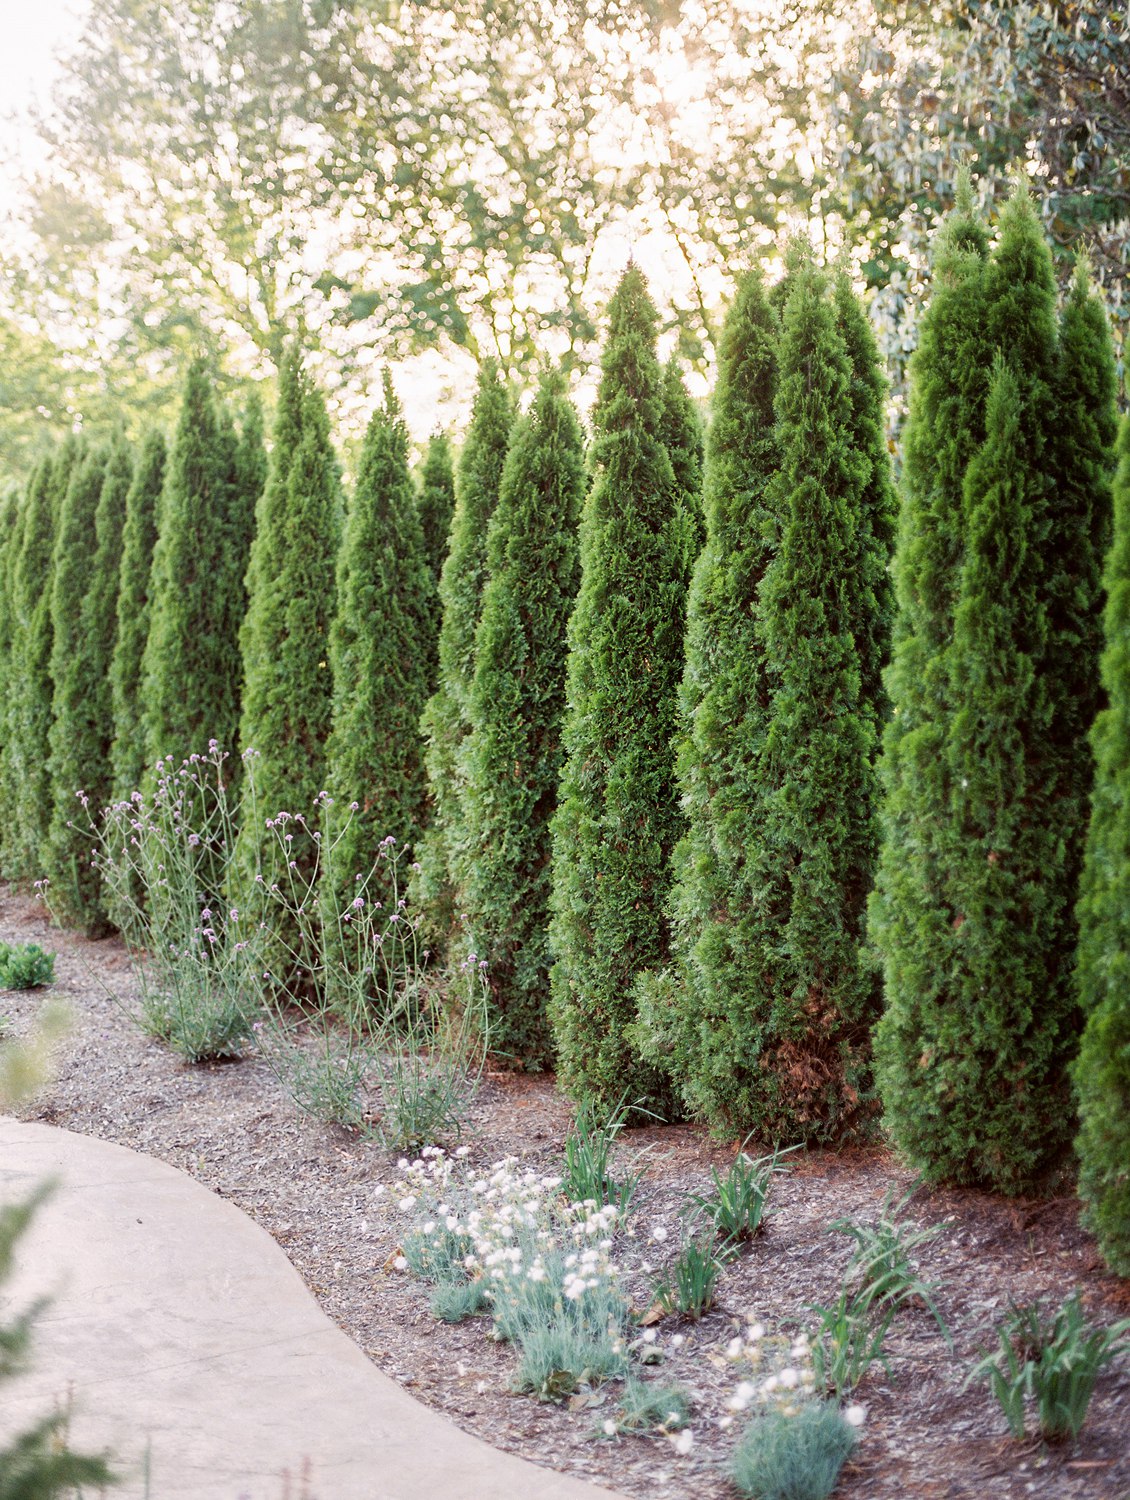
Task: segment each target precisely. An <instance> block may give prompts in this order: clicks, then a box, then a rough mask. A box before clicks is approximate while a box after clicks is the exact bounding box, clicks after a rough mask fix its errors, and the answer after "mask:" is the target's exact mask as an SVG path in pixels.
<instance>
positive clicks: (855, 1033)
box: [749, 261, 886, 1139]
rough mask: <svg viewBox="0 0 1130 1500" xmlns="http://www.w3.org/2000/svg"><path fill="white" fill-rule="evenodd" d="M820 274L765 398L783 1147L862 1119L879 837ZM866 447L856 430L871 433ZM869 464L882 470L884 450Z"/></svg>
mask: <svg viewBox="0 0 1130 1500" xmlns="http://www.w3.org/2000/svg"><path fill="white" fill-rule="evenodd" d="M837 311H838V310H837V308H836V306H835V305H834V302H833V298H832V293H831V289H830V287H829V285H828V282H827V279H826V278H825V276H824V275H823V274H822V273H820V272H819V271H817V270H816V269H815V267H813V266H812V265H811V263H810V262H808V261H802V262H801V263H800V264H799V265H798V266H797V267H796V268H795V270H794V276H793V286H792V289H791V291H790V294H789V300H788V302H787V304H786V307H785V312H784V322H783V327H782V333H781V343H780V353H779V367H778V388H777V395H776V401H775V411H776V418H777V442H778V444H779V449H780V462H781V467H780V471H779V475H778V478H777V480H776V484H775V488H776V491H777V498H776V504H775V509H776V510H777V512H778V514H779V516H780V525H781V532H780V543H779V546H778V550H777V553H776V556H775V557H774V558H773V560H772V562H771V563H770V565H769V567H768V569H767V571H766V575H765V579H764V582H763V584H762V588H761V599H760V610H759V614H760V630H761V634H762V638H763V641H764V649H765V655H766V663H767V666H768V669H769V672H770V677H771V682H772V690H771V695H770V702H769V716H768V723H767V730H766V739H765V748H764V755H763V762H762V767H763V769H762V775H763V781H764V788H763V795H764V797H765V799H766V801H765V829H764V835H763V838H764V845H765V850H764V853H763V855H762V858H763V860H764V862H765V872H766V876H767V878H766V879H765V888H766V889H768V890H770V891H772V892H774V893H775V894H776V895H777V896H778V898H779V900H780V905H779V907H778V908H777V909H776V910H775V911H774V912H773V914H772V920H771V924H770V930H769V932H768V944H767V948H766V951H765V955H764V959H763V965H764V967H763V971H762V972H763V987H762V991H761V994H760V995H759V996H758V997H757V1009H758V1010H759V1012H760V1014H761V1016H762V1017H763V1030H762V1033H761V1037H760V1039H759V1040H760V1047H759V1049H758V1050H759V1055H758V1068H759V1070H760V1072H761V1074H762V1077H761V1080H760V1093H761V1100H760V1102H761V1110H760V1111H759V1119H758V1120H757V1121H756V1122H754V1121H751V1122H749V1124H751V1125H752V1124H754V1123H757V1124H758V1125H760V1126H764V1124H765V1123H768V1122H769V1121H772V1123H773V1126H774V1127H775V1131H774V1133H777V1134H780V1135H788V1136H789V1137H790V1138H794V1139H795V1138H798V1137H806V1138H827V1137H829V1136H834V1135H836V1134H839V1133H841V1132H842V1131H843V1130H844V1129H845V1128H848V1127H850V1126H851V1125H852V1124H853V1123H854V1122H855V1121H856V1120H857V1119H858V1109H859V1105H860V1102H861V1098H862V1095H863V1092H864V1089H865V1087H866V1081H867V1062H868V1056H869V1052H870V1029H871V1026H872V1024H873V1023H874V1021H875V1019H876V1017H877V1015H878V1009H879V995H878V986H877V983H876V981H875V978H874V976H873V975H872V973H871V972H870V971H869V969H868V966H867V965H866V964H865V963H864V960H863V955H862V943H863V929H864V914H865V907H866V900H867V894H868V892H869V890H870V888H871V882H872V874H873V867H874V860H875V853H876V848H877V844H878V809H877V803H878V789H877V782H876V777H875V769H874V765H875V759H876V752H877V743H878V741H877V728H878V722H877V721H878V717H879V715H878V712H877V710H876V708H875V707H874V706H873V705H872V704H868V703H865V702H864V701H863V697H862V683H863V670H862V661H861V653H860V637H861V636H862V637H863V638H865V639H866V640H867V641H868V643H870V642H872V641H875V642H877V643H880V642H881V641H882V629H883V627H882V624H881V623H880V622H878V621H871V620H865V619H864V618H863V611H864V610H865V609H866V607H867V604H868V603H870V605H871V608H872V610H874V600H873V599H872V600H871V601H867V600H866V599H865V598H864V596H863V584H864V580H865V579H867V580H868V581H870V579H872V578H874V577H875V576H877V574H878V573H879V572H880V571H881V569H882V566H883V563H884V561H885V558H884V557H883V556H882V555H881V554H880V555H879V556H878V557H876V556H873V555H870V554H871V549H873V548H874V546H875V543H874V538H873V534H872V528H871V526H870V524H869V523H870V516H869V515H868V509H867V501H868V498H869V496H868V490H869V488H870V486H871V485H872V482H873V480H874V482H875V485H876V487H877V488H879V489H881V488H882V478H881V476H873V472H872V470H873V464H874V462H875V453H874V447H873V445H872V444H870V443H869V442H861V434H860V433H859V431H858V430H857V428H856V425H855V422H854V411H853V405H852V381H853V375H854V373H855V372H854V371H853V367H852V361H851V358H850V356H849V353H848V348H847V345H846V343H845V341H844V338H843V335H842V333H841V332H840V329H839V327H838V326H837V323H838V317H837ZM867 436H868V437H869V436H870V434H869V433H868V434H867ZM883 462H884V463H885V462H886V458H885V455H884V456H883Z"/></svg>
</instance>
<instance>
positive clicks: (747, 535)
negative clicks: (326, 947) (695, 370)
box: [635, 272, 779, 1129]
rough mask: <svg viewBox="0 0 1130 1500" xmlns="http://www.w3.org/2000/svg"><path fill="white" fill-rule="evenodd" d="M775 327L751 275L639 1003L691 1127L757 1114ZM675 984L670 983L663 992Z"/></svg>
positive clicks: (710, 495)
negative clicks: (763, 630) (670, 849)
mask: <svg viewBox="0 0 1130 1500" xmlns="http://www.w3.org/2000/svg"><path fill="white" fill-rule="evenodd" d="M778 337H779V327H778V320H777V316H776V314H775V312H774V311H773V309H772V308H771V307H770V304H769V299H768V297H767V295H766V291H765V288H764V286H763V283H762V280H761V277H760V275H759V274H758V273H756V272H749V273H747V274H746V275H744V276H743V277H742V278H741V280H740V281H739V283H738V288H737V293H736V296H735V299H734V303H733V306H732V307H731V309H730V312H729V315H728V317H727V319H726V323H725V326H724V328H723V330H722V337H721V341H720V344H719V349H718V379H717V384H716V386H715V391H714V402H713V414H712V421H711V425H710V431H709V436H708V438H707V463H706V499H705V517H706V538H705V542H704V545H703V549H702V552H701V555H700V556H699V559H698V563H697V566H696V568H695V572H694V577H693V579H692V582H691V587H690V594H689V598H688V604H687V632H686V663H685V669H684V675H683V683H682V688H681V693H680V720H681V727H680V734H679V740H678V774H679V784H680V787H681V789H682V794H683V805H684V807H685V808H686V811H687V819H688V824H687V830H686V833H685V834H684V835H683V837H682V838H681V839H680V840H679V843H678V845H677V847H676V850H675V855H674V861H673V876H674V883H673V887H672V894H671V914H672V930H673V939H672V946H673V949H674V955H675V960H676V962H675V973H674V976H665V978H664V979H662V980H661V981H660V982H659V983H655V982H653V981H648V983H647V984H646V985H645V986H644V987H643V988H642V991H641V1025H640V1027H639V1028H637V1031H636V1033H635V1034H636V1035H637V1037H638V1039H639V1041H640V1044H641V1046H642V1049H643V1051H644V1053H645V1055H647V1056H650V1057H651V1058H652V1060H653V1061H655V1062H658V1063H661V1064H662V1065H663V1066H664V1067H665V1068H666V1069H667V1070H668V1071H669V1072H670V1074H671V1077H672V1080H673V1082H674V1083H675V1084H676V1086H677V1087H678V1089H679V1091H680V1093H681V1095H682V1098H683V1100H684V1102H685V1104H686V1106H687V1108H688V1110H689V1111H690V1112H691V1114H693V1115H698V1116H701V1117H703V1118H705V1119H707V1120H708V1121H710V1123H711V1124H712V1125H714V1126H715V1127H716V1128H719V1129H729V1128H731V1126H733V1127H734V1128H741V1127H740V1125H739V1124H738V1122H741V1121H748V1120H752V1119H755V1118H756V1117H757V1109H758V1105H757V1101H758V1099H759V1097H760V1073H759V1070H758V1068H757V1066H756V1062H755V1059H756V1057H757V1052H758V1047H757V1034H758V1027H757V1025H756V1020H755V1016H754V1012H753V1011H752V1009H751V1005H750V997H751V996H755V995H758V994H760V993H761V991H762V987H763V973H762V968H763V962H764V952H765V933H766V930H767V929H766V925H765V923H766V917H767V915H768V911H769V910H770V909H771V906H772V903H771V902H768V901H767V900H766V897H765V892H764V889H763V887H762V885H761V881H760V866H759V864H758V862H757V859H756V857H755V856H756V853H757V851H758V849H759V848H760V845H761V836H762V828H763V823H764V813H763V807H762V800H763V797H762V794H763V784H762V777H761V760H762V755H763V750H764V744H765V735H766V729H767V724H768V711H769V693H770V679H769V672H768V668H767V665H766V662H765V651H764V645H763V643H762V640H761V638H760V633H759V631H758V627H757V616H756V607H757V600H758V595H759V592H760V588H761V582H762V579H763V578H764V576H765V570H766V568H767V567H768V565H769V562H770V560H771V558H772V555H773V538H774V536H775V534H776V531H777V527H776V524H775V520H774V512H773V510H772V508H771V506H772V499H771V497H770V495H769V483H770V479H771V477H772V475H773V474H774V473H775V471H776V469H777V467H778V463H779V456H778V448H777V439H776V433H775V428H774V415H773V400H774V395H775V392H776V384H777V341H778ZM672 977H674V978H675V980H676V981H677V982H675V983H672Z"/></svg>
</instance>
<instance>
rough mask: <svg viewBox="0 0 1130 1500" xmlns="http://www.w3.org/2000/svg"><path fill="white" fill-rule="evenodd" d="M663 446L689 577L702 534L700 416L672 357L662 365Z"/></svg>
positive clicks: (701, 438)
mask: <svg viewBox="0 0 1130 1500" xmlns="http://www.w3.org/2000/svg"><path fill="white" fill-rule="evenodd" d="M661 436H662V439H663V446H664V447H665V448H666V449H667V452H668V454H669V456H670V459H671V468H672V469H673V470H674V474H675V485H676V487H677V489H678V491H679V495H680V499H681V503H682V509H683V521H684V524H685V527H686V534H685V537H684V546H685V548H686V571H687V579H688V581H689V579H690V576H691V574H692V573H693V572H694V565H695V563H696V562H697V561H698V554H699V553H700V552H701V550H702V544H703V541H704V540H705V538H706V525H705V520H704V517H703V495H702V450H703V434H702V420H701V418H700V417H699V414H698V411H697V409H696V408H695V405H694V402H693V401H692V400H691V398H690V397H689V396H688V395H687V388H686V386H685V385H684V384H683V377H682V374H681V373H680V370H679V362H678V360H677V359H675V358H671V359H669V360H668V361H667V363H666V365H665V366H664V367H663V426H662V431H661Z"/></svg>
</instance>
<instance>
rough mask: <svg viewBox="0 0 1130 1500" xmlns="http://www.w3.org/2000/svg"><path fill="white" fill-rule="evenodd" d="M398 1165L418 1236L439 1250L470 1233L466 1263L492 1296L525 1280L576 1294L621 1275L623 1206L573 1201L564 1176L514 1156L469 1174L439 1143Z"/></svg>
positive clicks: (400, 1189)
mask: <svg viewBox="0 0 1130 1500" xmlns="http://www.w3.org/2000/svg"><path fill="white" fill-rule="evenodd" d="M460 1149H461V1151H462V1152H465V1151H466V1148H465V1147H464V1148H460ZM459 1154H460V1153H459V1152H457V1153H456V1156H457V1157H458V1156H459ZM397 1165H398V1167H399V1168H400V1171H401V1173H402V1179H401V1181H399V1182H397V1183H396V1185H395V1191H396V1192H397V1193H398V1194H399V1195H400V1196H399V1207H400V1209H401V1210H402V1211H403V1212H404V1213H406V1214H411V1215H412V1217H413V1219H414V1220H415V1222H414V1225H413V1228H412V1231H411V1234H412V1237H413V1238H414V1239H415V1240H416V1241H419V1240H420V1239H421V1238H422V1239H423V1240H424V1241H425V1242H426V1243H427V1244H428V1245H430V1246H431V1247H432V1249H433V1250H434V1252H435V1254H436V1255H437V1256H438V1255H441V1254H443V1253H447V1254H448V1255H450V1254H451V1253H452V1252H453V1251H454V1249H455V1244H454V1242H455V1240H456V1239H459V1240H462V1241H464V1245H463V1250H464V1253H463V1254H462V1255H461V1261H462V1267H463V1269H464V1271H465V1272H466V1273H467V1274H468V1275H470V1276H476V1275H479V1276H482V1277H483V1279H484V1280H485V1281H486V1282H488V1283H489V1285H490V1289H491V1294H492V1297H497V1295H498V1294H500V1293H501V1294H505V1293H506V1292H508V1291H511V1290H513V1289H516V1286H517V1284H518V1283H520V1282H526V1283H529V1284H532V1285H534V1286H537V1285H538V1284H541V1283H545V1282H551V1283H556V1284H557V1285H558V1286H559V1288H560V1291H561V1294H562V1295H563V1296H564V1298H565V1299H566V1300H567V1301H569V1302H577V1301H579V1300H580V1299H581V1298H583V1297H584V1296H585V1295H586V1293H589V1292H603V1291H606V1290H608V1289H609V1288H610V1287H611V1286H612V1285H613V1284H614V1283H615V1281H616V1279H617V1276H618V1270H617V1267H616V1266H615V1264H614V1263H613V1261H612V1258H611V1252H612V1235H613V1233H614V1231H615V1228H616V1223H617V1212H616V1209H615V1208H613V1207H612V1206H611V1205H605V1206H601V1205H600V1204H598V1203H596V1202H595V1201H594V1200H591V1199H589V1200H587V1201H585V1202H583V1203H568V1202H566V1201H565V1200H564V1198H563V1196H562V1193H561V1185H562V1179H561V1178H560V1177H557V1176H552V1175H547V1174H541V1173H538V1172H535V1171H533V1170H531V1169H530V1168H523V1167H522V1166H521V1164H520V1162H519V1160H518V1158H517V1157H515V1156H508V1157H505V1158H504V1159H503V1160H502V1161H499V1162H496V1163H495V1164H494V1165H493V1166H492V1167H491V1168H490V1169H489V1171H487V1172H486V1173H483V1174H481V1175H475V1174H469V1173H468V1172H466V1171H465V1170H464V1169H462V1167H461V1164H460V1163H459V1162H457V1161H456V1160H454V1159H453V1158H451V1157H449V1156H448V1155H446V1153H445V1152H443V1151H442V1150H441V1149H440V1148H439V1147H438V1146H429V1147H426V1148H425V1149H424V1151H423V1152H422V1153H421V1155H420V1156H419V1157H418V1158H417V1159H416V1160H415V1161H411V1162H409V1161H407V1160H402V1161H400V1162H399V1163H398V1164H397Z"/></svg>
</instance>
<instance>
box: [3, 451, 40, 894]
mask: <svg viewBox="0 0 1130 1500" xmlns="http://www.w3.org/2000/svg"><path fill="white" fill-rule="evenodd" d="M37 469H38V466H37ZM35 478H36V473H35V472H34V471H33V474H32V478H31V481H30V482H34V481H35ZM25 495H26V487H25V491H24V494H21V492H20V490H19V489H18V488H17V487H16V486H14V485H12V486H9V487H7V488H6V489H5V490H4V491H3V492H2V493H0V673H2V674H3V680H4V683H5V688H6V691H5V695H4V697H3V699H2V700H0V872H3V873H4V874H9V873H10V871H11V867H12V854H13V844H14V832H15V811H16V809H15V800H16V799H15V793H16V788H15V783H14V779H13V776H12V765H11V761H12V744H11V740H12V700H13V697H14V695H15V682H14V681H13V679H12V668H13V666H14V656H15V644H14V641H13V627H14V619H13V616H14V610H13V607H12V585H13V580H14V575H15V570H16V556H17V554H18V552H19V546H20V538H21V533H22V530H23V527H22V525H21V522H22V520H23V501H24V496H25Z"/></svg>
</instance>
